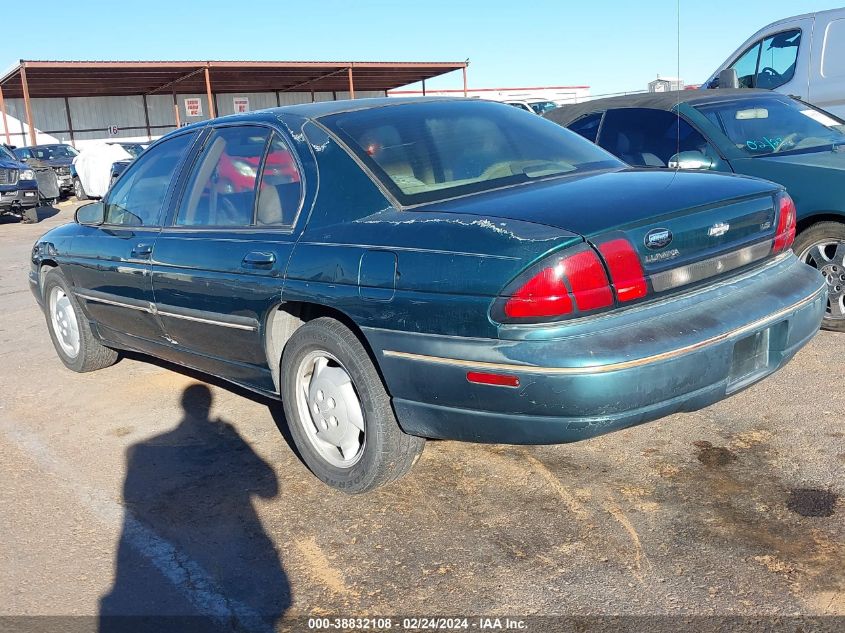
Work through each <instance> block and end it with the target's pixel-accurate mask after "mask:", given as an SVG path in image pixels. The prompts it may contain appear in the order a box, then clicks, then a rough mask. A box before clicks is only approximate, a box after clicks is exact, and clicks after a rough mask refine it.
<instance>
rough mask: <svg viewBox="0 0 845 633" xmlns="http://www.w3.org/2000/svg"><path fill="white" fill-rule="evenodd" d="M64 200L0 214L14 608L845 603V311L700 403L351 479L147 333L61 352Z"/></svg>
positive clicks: (3, 425)
mask: <svg viewBox="0 0 845 633" xmlns="http://www.w3.org/2000/svg"><path fill="white" fill-rule="evenodd" d="M74 206H75V205H74V204H73V203H70V202H66V203H62V204H60V205H59V206H58V208H57V210H58V212H56V210H53V211H49V212H46V213H42V220H41V221H40V222H39V223H38V224H32V225H20V224H17V223H9V222H4V223H2V224H0V306H2V309H0V381H2V391H0V596H2V598H3V599H2V600H0V616H3V615H5V616H9V615H76V616H91V618H96V616H98V615H114V614H131V615H138V614H140V615H145V614H147V615H152V614H154V615H162V614H164V615H174V616H176V615H195V614H198V613H201V614H205V615H209V614H210V615H211V620H210V622H212V624H211V625H209V626H212V627H213V628H214V627H216V628H214V630H217V629H220V630H236V631H241V630H248V631H254V630H255V631H257V630H270V627H273V626H276V627H278V628H283V627H284V626H285V625H284V623H285V622H289V621H293V618H295V617H297V616H332V617H333V616H336V615H337V616H345V617H350V616H363V615H370V616H377V615H432V616H443V615H458V614H464V615H472V614H475V615H490V616H495V615H498V616H507V615H515V614H518V615H532V614H534V615H550V614H567V615H592V614H619V615H630V614H635V615H667V614H668V615H671V614H682V615H689V616H692V615H712V614H718V615H778V616H789V615H794V614H805V615H822V614H827V615H845V520H843V517H845V502H843V494H845V426H843V414H842V411H843V409H845V389H843V386H845V378H843V373H842V367H843V366H845V337H843V335H837V334H831V333H828V332H822V333H820V334H819V335H818V336H817V337H816V338H815V339H814V340H813V342H812V343H811V344H810V345H809V346H808V347H807V348H806V349H804V350H803V351H801V352H800V353H799V354H798V356H797V357H796V358H795V359H794V360H793V361H792V362H791V363H790V364H789V365H788V366H787V367H786V368H785V369H783V370H782V371H781V372H779V373H778V374H776V375H775V376H773V377H771V378H770V379H768V380H766V381H764V382H763V383H761V384H759V385H756V386H755V387H753V388H751V389H749V390H747V391H745V392H742V393H740V394H738V395H736V396H734V397H732V398H730V399H728V400H726V401H724V402H722V403H719V404H717V405H715V406H712V407H710V408H707V409H705V410H702V411H699V412H697V413H692V414H684V415H676V416H672V417H670V418H667V419H664V420H661V421H659V422H654V423H651V424H647V425H644V426H640V427H637V428H633V429H630V430H627V431H623V432H620V433H616V434H612V435H608V436H604V437H601V438H597V439H594V440H590V441H587V442H582V443H578V444H571V445H564V446H548V447H514V446H500V445H493V446H485V445H473V444H461V443H455V442H429V443H428V445H427V447H426V450H425V453H424V454H423V456H422V459H421V460H420V462H419V463H418V464H417V466H416V467H415V469H414V470H413V471H412V473H411V474H410V476H408V477H406V478H405V479H403V480H401V481H400V482H397V483H395V484H393V485H391V486H389V487H386V488H383V489H380V490H378V491H376V492H374V493H371V494H368V495H365V496H355V497H350V496H346V495H344V494H341V493H338V492H334V491H333V490H331V489H329V488H327V487H326V486H324V485H323V484H322V483H320V482H319V481H318V480H317V479H316V478H314V477H313V476H312V475H311V474H309V472H308V471H307V470H306V468H305V467H304V466H303V465H302V463H301V462H300V461H299V460H298V459H297V457H296V455H295V454H294V452H293V451H292V450H291V448H290V447H289V445H288V443H287V441H286V439H285V434H284V432H283V431H284V424H285V423H284V417H283V415H282V413H281V410H280V407H279V406H278V405H277V404H275V403H273V402H271V401H267V400H264V399H261V398H258V397H256V396H253V395H250V394H248V393H245V392H243V391H242V390H239V389H236V388H233V387H230V386H227V385H225V384H223V383H221V382H219V381H215V380H211V379H209V378H206V377H203V376H202V375H199V374H195V373H192V372H188V371H187V370H184V369H180V368H177V367H174V366H170V365H167V364H164V363H162V362H159V361H155V360H152V359H149V358H144V357H140V356H128V357H125V358H123V359H122V360H121V361H120V362H119V363H117V364H116V365H114V366H113V367H111V368H109V369H106V370H102V371H99V372H94V373H91V374H84V375H80V374H74V373H72V372H70V371H68V370H66V369H65V368H64V367H63V365H62V364H61V362H60V361H59V360H58V358H57V357H56V354H55V353H54V350H53V347H52V345H51V343H50V339H49V336H48V334H47V330H46V326H45V323H44V317H43V315H42V314H41V312H40V311H39V309H38V307H37V306H36V304H35V301H34V300H33V298H32V296H31V294H30V290H29V287H28V283H27V276H26V273H27V270H28V266H29V263H28V255H29V252H30V248H31V246H32V243H33V241H34V240H35V239H36V237H37V236H38V235H40V234H41V233H43V232H44V231H46V230H48V229H49V228H51V227H53V226H56V225H58V224H61V223H64V222H68V221H71V219H72V214H73V209H74ZM48 216H49V217H48ZM831 368H833V369H831ZM209 399H210V401H209ZM80 621H82V619H80ZM90 621H91V622H95V619H91V620H90ZM107 629H108V627H107V626H103V624H102V622H101V623H100V630H101V631H102V630H107ZM109 630H110V629H109ZM114 630H121V629H120V627H117V628H114ZM123 630H129V629H123Z"/></svg>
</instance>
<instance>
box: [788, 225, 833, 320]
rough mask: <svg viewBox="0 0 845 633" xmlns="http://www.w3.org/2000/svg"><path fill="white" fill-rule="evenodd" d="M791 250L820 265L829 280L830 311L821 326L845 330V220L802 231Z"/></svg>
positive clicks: (810, 263)
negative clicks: (844, 221) (842, 222)
mask: <svg viewBox="0 0 845 633" xmlns="http://www.w3.org/2000/svg"><path fill="white" fill-rule="evenodd" d="M792 250H794V251H795V254H796V255H797V256H798V258H799V259H800V260H801V261H803V262H804V263H806V264H809V265H810V266H812V267H813V268H816V269H818V270H819V271H820V272H821V274H822V275H823V276H824V278H825V281H826V282H827V293H828V294H827V297H828V298H827V312H826V313H825V316H824V321H822V328H824V329H825V330H832V331H834V332H845V224H841V223H839V222H818V223H816V224H813V225H812V226H810V227H809V228H808V229H806V230H804V231H801V233H800V234H799V235H798V237H797V238H796V239H795V244H794V245H793V246H792Z"/></svg>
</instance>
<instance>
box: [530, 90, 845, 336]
mask: <svg viewBox="0 0 845 633" xmlns="http://www.w3.org/2000/svg"><path fill="white" fill-rule="evenodd" d="M545 116H546V117H547V118H549V119H551V120H553V121H555V122H557V123H559V124H561V125H563V126H565V127H568V128H569V129H571V130H573V131H574V132H577V133H578V134H580V135H581V136H584V137H585V138H587V139H589V140H591V141H593V142H594V143H597V144H598V145H600V146H601V147H603V148H604V149H606V150H608V151H610V152H611V153H613V154H615V155H616V156H618V157H619V158H621V159H622V160H624V161H625V162H627V163H629V164H630V165H633V166H636V167H644V168H666V169H684V170H714V171H722V172H733V173H736V174H744V175H747V176H756V177H758V178H765V179H767V180H771V181H774V182H776V183H779V184H781V185H783V186H784V187H786V189H787V191H788V192H789V194H790V195H791V196H792V198H793V200H795V205H796V207H797V210H798V237H797V238H796V240H795V245H794V247H793V248H794V250H795V253H796V254H797V255H798V256H799V257H800V258H801V259H802V260H803V261H805V262H806V263H808V264H810V265H811V266H814V267H816V268H818V269H819V270H820V271H821V272H822V274H823V275H824V277H825V279H826V281H827V284H828V292H829V301H828V307H827V314H826V316H825V319H824V324H823V327H824V328H826V329H829V330H836V331H839V332H845V124H843V121H842V120H840V119H838V118H836V117H835V116H833V115H831V114H829V113H827V112H825V111H823V110H819V109H818V108H815V107H813V106H811V105H809V104H807V103H804V102H802V101H798V100H796V99H793V98H791V97H788V96H785V95H781V94H778V93H774V92H769V91H767V90H748V89H741V90H707V91H703V90H701V91H700V90H686V91H681V92H667V93H645V94H636V95H626V96H622V97H612V98H608V99H597V100H595V101H588V102H585V103H579V104H575V105H571V106H564V107H561V108H557V109H555V110H553V111H551V112H549V113H548V114H546V115H545Z"/></svg>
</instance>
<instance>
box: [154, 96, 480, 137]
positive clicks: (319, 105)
mask: <svg viewBox="0 0 845 633" xmlns="http://www.w3.org/2000/svg"><path fill="white" fill-rule="evenodd" d="M444 101H466V102H470V101H473V102H475V101H480V99H465V98H463V97H377V98H367V99H344V100H339V101H316V102H314V103H300V104H296V105H289V106H281V107H278V108H267V109H264V110H255V111H253V112H243V113H238V114H230V115H228V116H224V117H219V118H217V119H210V120H207V121H199V122H197V123H192V124H191V125H185V126H183V127H181V128H179V130H181V131H184V130H191V129H197V128H203V127H205V126H207V125H208V124H209V123H217V122H218V121H224V122H227V121H243V122H247V121H265V120H267V119H268V117H273V116H278V115H280V114H296V115H299V116H301V117H304V118H306V119H319V118H321V117H324V116H330V115H332V114H339V113H341V112H354V111H359V110H371V109H374V108H388V107H395V106H401V105H409V104H420V103H432V102H444ZM171 134H172V133H171ZM168 136H170V135H168Z"/></svg>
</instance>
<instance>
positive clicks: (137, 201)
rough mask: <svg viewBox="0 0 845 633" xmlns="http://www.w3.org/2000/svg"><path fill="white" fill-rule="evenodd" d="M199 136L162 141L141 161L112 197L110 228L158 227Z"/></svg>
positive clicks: (108, 211)
mask: <svg viewBox="0 0 845 633" xmlns="http://www.w3.org/2000/svg"><path fill="white" fill-rule="evenodd" d="M194 138H196V134H195V133H192V134H182V135H180V136H175V137H173V138H171V139H167V140H165V141H162V142H161V143H159V144H158V145H156V146H155V147H153V148H151V149H150V150H149V151H147V152H144V154H143V155H142V156H141V157H139V158H138V160H136V161H135V162H134V163H132V165H130V167H129V168H128V170H127V171H126V174H125V175H124V176H123V177H122V178H121V179H120V181H118V182H117V183H116V185H115V187H114V189H112V190H111V192H109V194H108V198H107V200H106V209H105V223H106V224H120V225H126V226H157V225H158V224H159V217H160V215H161V208H162V205H163V204H164V199H165V196H166V195H167V190H168V189H169V188H170V181H171V180H172V179H173V174H174V173H175V172H176V169H177V168H178V167H179V163H180V162H181V160H182V158H183V157H184V156H185V154H186V153H187V151H188V149H189V148H190V147H191V143H193V141H194Z"/></svg>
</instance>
